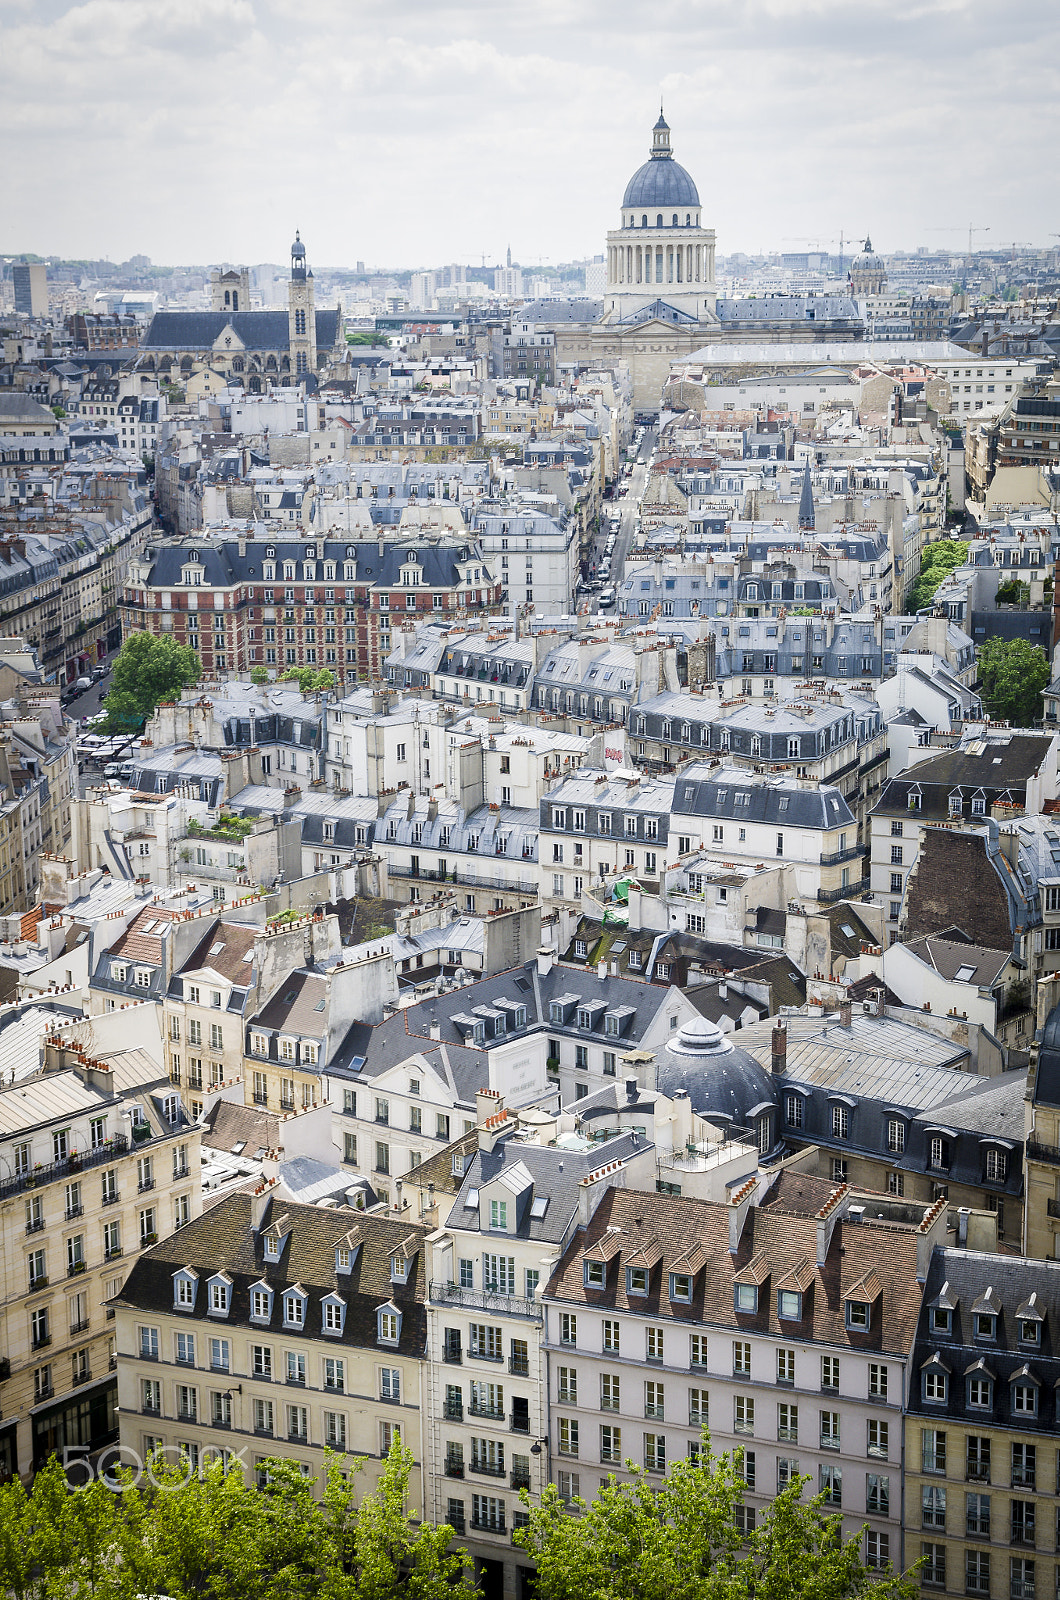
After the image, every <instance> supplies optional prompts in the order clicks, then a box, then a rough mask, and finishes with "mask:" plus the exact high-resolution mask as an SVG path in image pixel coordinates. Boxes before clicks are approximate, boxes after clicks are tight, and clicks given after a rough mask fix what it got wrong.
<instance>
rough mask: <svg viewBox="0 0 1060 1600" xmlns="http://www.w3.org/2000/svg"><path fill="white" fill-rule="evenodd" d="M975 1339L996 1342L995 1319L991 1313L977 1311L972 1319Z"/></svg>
mask: <svg viewBox="0 0 1060 1600" xmlns="http://www.w3.org/2000/svg"><path fill="white" fill-rule="evenodd" d="M973 1324H974V1329H975V1337H976V1338H977V1339H989V1340H996V1338H997V1318H996V1317H995V1316H994V1314H993V1312H992V1311H977V1312H975V1314H974V1317H973Z"/></svg>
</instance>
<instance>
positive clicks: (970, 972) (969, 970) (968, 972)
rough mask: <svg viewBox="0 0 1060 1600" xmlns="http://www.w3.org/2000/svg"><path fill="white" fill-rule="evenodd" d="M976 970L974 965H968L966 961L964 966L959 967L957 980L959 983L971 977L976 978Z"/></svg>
mask: <svg viewBox="0 0 1060 1600" xmlns="http://www.w3.org/2000/svg"><path fill="white" fill-rule="evenodd" d="M975 970H976V969H975V968H974V967H970V966H968V965H967V963H965V965H964V966H962V967H958V968H957V982H958V983H967V982H968V981H969V979H970V978H974V977H975Z"/></svg>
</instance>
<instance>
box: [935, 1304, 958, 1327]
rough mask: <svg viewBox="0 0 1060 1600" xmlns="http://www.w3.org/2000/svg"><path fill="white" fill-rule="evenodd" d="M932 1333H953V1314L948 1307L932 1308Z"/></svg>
mask: <svg viewBox="0 0 1060 1600" xmlns="http://www.w3.org/2000/svg"><path fill="white" fill-rule="evenodd" d="M931 1331H932V1333H952V1332H953V1312H952V1311H951V1310H950V1309H949V1307H948V1306H932V1308H931Z"/></svg>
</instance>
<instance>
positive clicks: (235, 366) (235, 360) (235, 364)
mask: <svg viewBox="0 0 1060 1600" xmlns="http://www.w3.org/2000/svg"><path fill="white" fill-rule="evenodd" d="M242 370H243V357H242V356H233V357H232V371H233V372H242Z"/></svg>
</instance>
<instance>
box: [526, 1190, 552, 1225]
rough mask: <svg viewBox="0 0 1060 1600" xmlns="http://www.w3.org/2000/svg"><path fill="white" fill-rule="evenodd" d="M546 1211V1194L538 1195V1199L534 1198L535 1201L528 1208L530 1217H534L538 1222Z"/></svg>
mask: <svg viewBox="0 0 1060 1600" xmlns="http://www.w3.org/2000/svg"><path fill="white" fill-rule="evenodd" d="M547 1210H548V1195H547V1194H542V1195H538V1197H537V1198H536V1200H535V1201H534V1202H533V1204H532V1205H531V1207H530V1215H531V1216H532V1217H535V1218H536V1219H537V1220H538V1221H540V1219H541V1218H542V1217H543V1216H544V1215H545V1212H546V1211H547Z"/></svg>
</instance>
